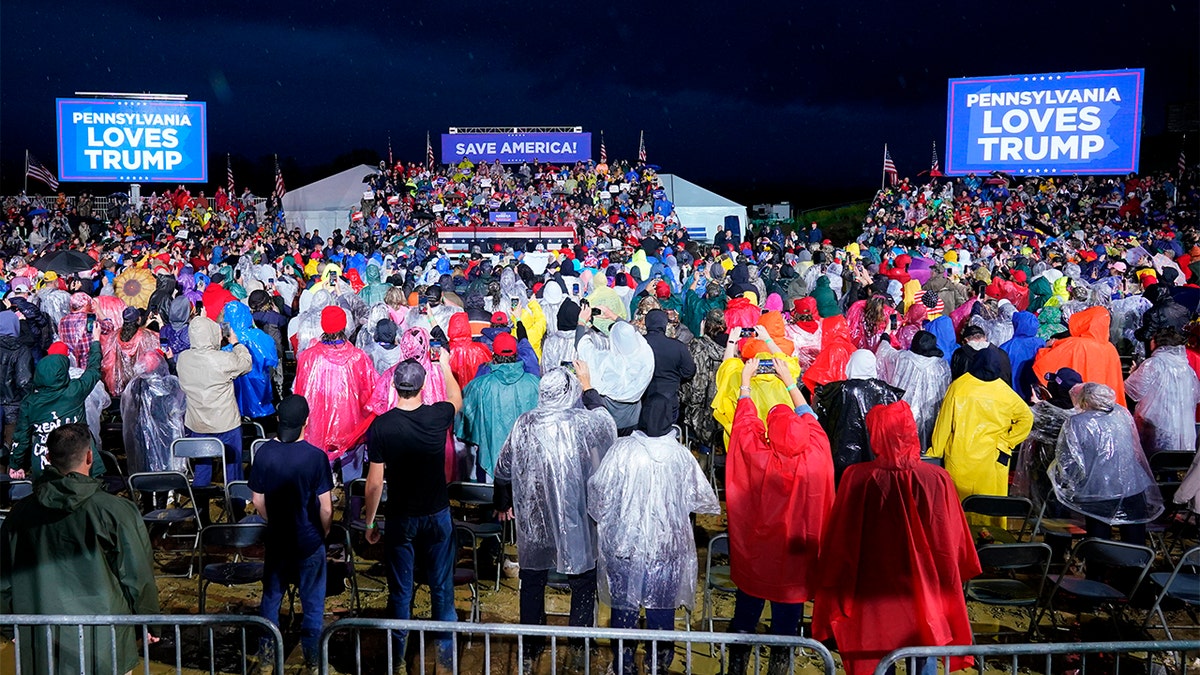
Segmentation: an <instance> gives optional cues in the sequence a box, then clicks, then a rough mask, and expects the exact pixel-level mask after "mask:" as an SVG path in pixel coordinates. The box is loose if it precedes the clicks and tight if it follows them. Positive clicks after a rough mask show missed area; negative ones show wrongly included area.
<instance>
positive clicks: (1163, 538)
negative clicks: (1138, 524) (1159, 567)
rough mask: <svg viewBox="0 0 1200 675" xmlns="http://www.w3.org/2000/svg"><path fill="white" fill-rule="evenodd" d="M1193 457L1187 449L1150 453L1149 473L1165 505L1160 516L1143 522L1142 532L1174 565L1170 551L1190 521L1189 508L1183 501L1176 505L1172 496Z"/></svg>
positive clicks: (1182, 536)
mask: <svg viewBox="0 0 1200 675" xmlns="http://www.w3.org/2000/svg"><path fill="white" fill-rule="evenodd" d="M1195 457H1196V453H1194V452H1187V451H1162V452H1156V453H1154V454H1153V455H1151V456H1150V472H1151V473H1153V474H1154V478H1155V480H1156V481H1158V491H1159V492H1160V493H1162V500H1163V506H1164V507H1165V508H1164V511H1163V513H1162V515H1160V516H1159V517H1158V518H1155V519H1154V521H1153V522H1151V523H1148V524H1147V525H1146V532H1147V534H1148V535H1149V536H1150V542H1151V543H1152V544H1153V545H1154V546H1155V547H1156V548H1157V549H1158V550H1159V552H1161V553H1162V555H1163V558H1165V559H1166V560H1167V562H1168V564H1174V562H1175V558H1174V556H1173V555H1171V553H1172V552H1173V551H1174V550H1175V548H1176V546H1177V545H1180V544H1181V543H1182V540H1183V539H1184V536H1185V533H1186V531H1187V529H1188V525H1189V524H1190V523H1191V521H1192V511H1191V509H1189V508H1187V506H1186V505H1185V504H1176V503H1175V499H1174V497H1175V492H1176V491H1178V490H1179V486H1180V485H1182V483H1183V476H1184V474H1186V473H1187V472H1188V470H1189V469H1191V467H1192V460H1193V459H1195ZM1180 548H1182V546H1180Z"/></svg>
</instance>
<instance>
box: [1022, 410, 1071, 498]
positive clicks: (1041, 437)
mask: <svg viewBox="0 0 1200 675" xmlns="http://www.w3.org/2000/svg"><path fill="white" fill-rule="evenodd" d="M1030 411H1032V412H1033V427H1032V428H1031V429H1030V430H1029V435H1028V436H1026V437H1025V440H1024V441H1023V442H1022V443H1021V447H1020V450H1018V451H1017V468H1016V470H1015V471H1014V472H1013V480H1012V489H1011V490H1009V494H1012V495H1013V496H1017V497H1026V498H1028V499H1029V500H1030V501H1032V502H1033V508H1034V509H1035V510H1040V509H1041V508H1042V502H1043V501H1045V500H1046V495H1047V494H1048V493H1049V492H1050V480H1049V477H1048V476H1047V475H1046V469H1047V467H1049V466H1050V463H1051V462H1053V461H1054V455H1055V452H1056V449H1057V447H1058V435H1059V434H1060V433H1062V428H1063V424H1065V423H1066V421H1067V419H1068V418H1069V417H1071V416H1072V415H1074V414H1075V413H1077V412H1079V411H1078V410H1075V409H1074V408H1060V407H1058V406H1057V405H1055V404H1054V403H1051V402H1050V401H1038V402H1037V403H1034V404H1033V405H1032V406H1031V407H1030Z"/></svg>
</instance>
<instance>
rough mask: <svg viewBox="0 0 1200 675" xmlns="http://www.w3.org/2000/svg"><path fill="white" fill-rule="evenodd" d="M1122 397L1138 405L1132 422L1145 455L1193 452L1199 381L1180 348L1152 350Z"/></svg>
mask: <svg viewBox="0 0 1200 675" xmlns="http://www.w3.org/2000/svg"><path fill="white" fill-rule="evenodd" d="M1125 394H1126V395H1127V396H1128V397H1129V398H1131V399H1133V400H1135V401H1137V408H1136V409H1135V410H1134V415H1133V419H1134V422H1135V423H1136V424H1137V430H1138V433H1139V435H1140V436H1141V440H1142V447H1143V448H1145V451H1146V453H1147V454H1151V455H1153V454H1154V453H1156V452H1160V451H1163V450H1178V451H1184V452H1193V451H1195V449H1196V405H1197V404H1200V380H1198V379H1196V373H1195V371H1193V370H1192V369H1191V366H1189V365H1188V360H1187V353H1186V352H1185V351H1184V347H1183V346H1177V347H1159V348H1158V349H1156V350H1154V353H1153V354H1151V355H1150V358H1148V359H1146V360H1145V361H1142V363H1141V365H1139V366H1138V367H1137V368H1135V369H1134V371H1133V372H1132V373H1130V374H1129V378H1128V379H1127V380H1125Z"/></svg>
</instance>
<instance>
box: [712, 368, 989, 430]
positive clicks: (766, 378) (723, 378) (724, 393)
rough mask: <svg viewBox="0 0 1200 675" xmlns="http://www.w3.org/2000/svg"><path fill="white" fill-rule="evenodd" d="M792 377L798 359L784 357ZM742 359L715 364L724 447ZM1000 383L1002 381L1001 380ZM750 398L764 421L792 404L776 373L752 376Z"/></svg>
mask: <svg viewBox="0 0 1200 675" xmlns="http://www.w3.org/2000/svg"><path fill="white" fill-rule="evenodd" d="M758 358H759V359H761V360H764V361H769V360H770V358H771V355H770V354H768V353H766V352H764V353H761V354H759V355H758ZM783 360H784V361H786V362H787V364H788V370H790V371H792V377H794V378H796V379H797V380H799V379H800V361H798V360H797V359H796V357H794V356H784V357H783ZM745 365H746V362H745V361H743V360H741V359H739V358H736V357H734V358H732V359H725V360H724V361H722V362H721V365H720V366H718V367H717V393H716V396H714V397H713V402H712V409H713V418H715V419H716V420H717V422H718V423H719V424H720V425H721V426H722V427H723V428H724V429H725V447H729V431H730V430H731V429H732V428H733V414H734V413H735V412H737V402H738V393H739V392H738V389H739V388H740V387H741V386H742V368H743V367H744V366H745ZM1001 384H1003V383H1001ZM750 399H751V400H752V401H754V406H755V408H757V409H758V418H759V419H761V420H762V421H763V424H766V423H767V413H769V412H771V408H774V407H775V406H777V405H779V404H783V405H786V406H787V407H788V408H789V409H790V408H791V407H792V396H791V394H789V393H788V390H787V385H785V384H784V383H783V380H781V379H779V377H778V376H777V375H755V376H754V377H752V378H750Z"/></svg>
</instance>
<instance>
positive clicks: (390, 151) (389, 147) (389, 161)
mask: <svg viewBox="0 0 1200 675" xmlns="http://www.w3.org/2000/svg"><path fill="white" fill-rule="evenodd" d="M395 165H396V162H395V160H393V159H392V132H390V131H389V132H388V168H389V169H390V168H392V167H393V166H395Z"/></svg>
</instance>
